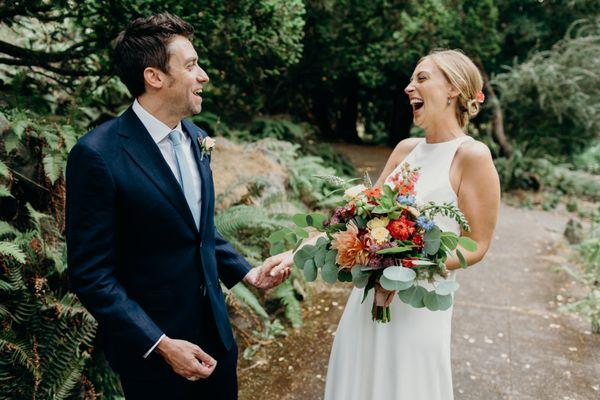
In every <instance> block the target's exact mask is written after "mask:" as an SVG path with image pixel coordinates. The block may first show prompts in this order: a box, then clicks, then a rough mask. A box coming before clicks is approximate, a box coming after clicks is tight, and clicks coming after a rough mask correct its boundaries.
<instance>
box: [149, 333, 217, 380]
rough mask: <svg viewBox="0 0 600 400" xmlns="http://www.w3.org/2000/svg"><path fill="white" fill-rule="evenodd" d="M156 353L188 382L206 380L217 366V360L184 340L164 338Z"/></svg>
mask: <svg viewBox="0 0 600 400" xmlns="http://www.w3.org/2000/svg"><path fill="white" fill-rule="evenodd" d="M156 351H157V352H158V353H159V354H160V355H161V356H163V358H164V359H165V361H166V362H167V363H169V365H170V366H171V368H173V371H175V373H177V374H178V375H181V376H183V377H184V378H186V379H189V380H196V379H206V378H208V377H209V376H210V374H212V373H213V371H214V370H215V367H216V366H217V360H215V359H214V358H212V357H211V356H209V355H208V354H206V353H205V352H204V351H202V349H201V348H200V347H199V346H196V345H195V344H193V343H190V342H187V341H185V340H179V339H171V338H169V337H164V338H163V339H162V340H161V341H160V343H159V344H158V346H157V347H156Z"/></svg>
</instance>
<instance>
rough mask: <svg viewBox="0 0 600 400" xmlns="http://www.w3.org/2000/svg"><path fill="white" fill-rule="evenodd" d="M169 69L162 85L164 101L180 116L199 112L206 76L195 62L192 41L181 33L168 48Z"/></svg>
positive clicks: (206, 80)
mask: <svg viewBox="0 0 600 400" xmlns="http://www.w3.org/2000/svg"><path fill="white" fill-rule="evenodd" d="M167 49H168V52H169V72H168V74H167V81H166V85H165V86H164V87H163V89H164V95H165V98H166V99H167V102H166V104H168V107H169V108H172V110H171V111H172V112H173V113H174V114H178V116H180V117H181V118H185V117H188V116H190V115H194V114H198V113H199V112H200V111H201V110H202V97H201V96H200V94H201V93H202V89H203V85H204V84H205V83H207V82H208V75H207V74H206V72H204V70H203V69H202V68H200V66H199V65H198V54H197V53H196V50H194V46H193V45H192V43H191V42H190V41H189V40H188V39H186V38H185V37H183V36H176V37H175V38H174V39H173V40H172V41H171V42H170V43H169V45H168V47H167Z"/></svg>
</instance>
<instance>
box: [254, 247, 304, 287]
mask: <svg viewBox="0 0 600 400" xmlns="http://www.w3.org/2000/svg"><path fill="white" fill-rule="evenodd" d="M287 253H290V254H291V252H287ZM287 253H282V254H287ZM282 254H278V255H277V256H273V257H270V258H268V259H266V260H265V262H264V263H263V265H261V266H260V267H256V268H253V269H251V270H250V272H248V274H247V275H246V276H245V277H244V282H246V283H247V284H249V285H252V286H254V287H256V288H259V289H264V290H267V289H271V288H273V287H275V286H277V285H279V284H280V283H281V282H283V281H284V280H286V279H287V278H288V277H289V276H290V274H291V273H292V269H291V268H290V267H289V266H288V267H285V265H282V264H281V260H280V259H285V258H286V257H282ZM287 256H289V254H288V255H287ZM292 264H293V260H292Z"/></svg>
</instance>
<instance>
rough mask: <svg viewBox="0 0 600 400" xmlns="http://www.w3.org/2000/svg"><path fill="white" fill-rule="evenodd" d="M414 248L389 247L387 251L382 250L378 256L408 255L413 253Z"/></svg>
mask: <svg viewBox="0 0 600 400" xmlns="http://www.w3.org/2000/svg"><path fill="white" fill-rule="evenodd" d="M412 250H413V247H412V246H400V247H388V248H387V249H382V250H379V251H378V252H377V254H399V253H406V252H407V251H412Z"/></svg>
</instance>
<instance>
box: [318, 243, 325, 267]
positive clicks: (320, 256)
mask: <svg viewBox="0 0 600 400" xmlns="http://www.w3.org/2000/svg"><path fill="white" fill-rule="evenodd" d="M326 255H327V249H326V248H325V247H321V248H319V250H317V252H316V253H315V265H316V266H317V267H322V266H323V265H324V264H325V256H326Z"/></svg>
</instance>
